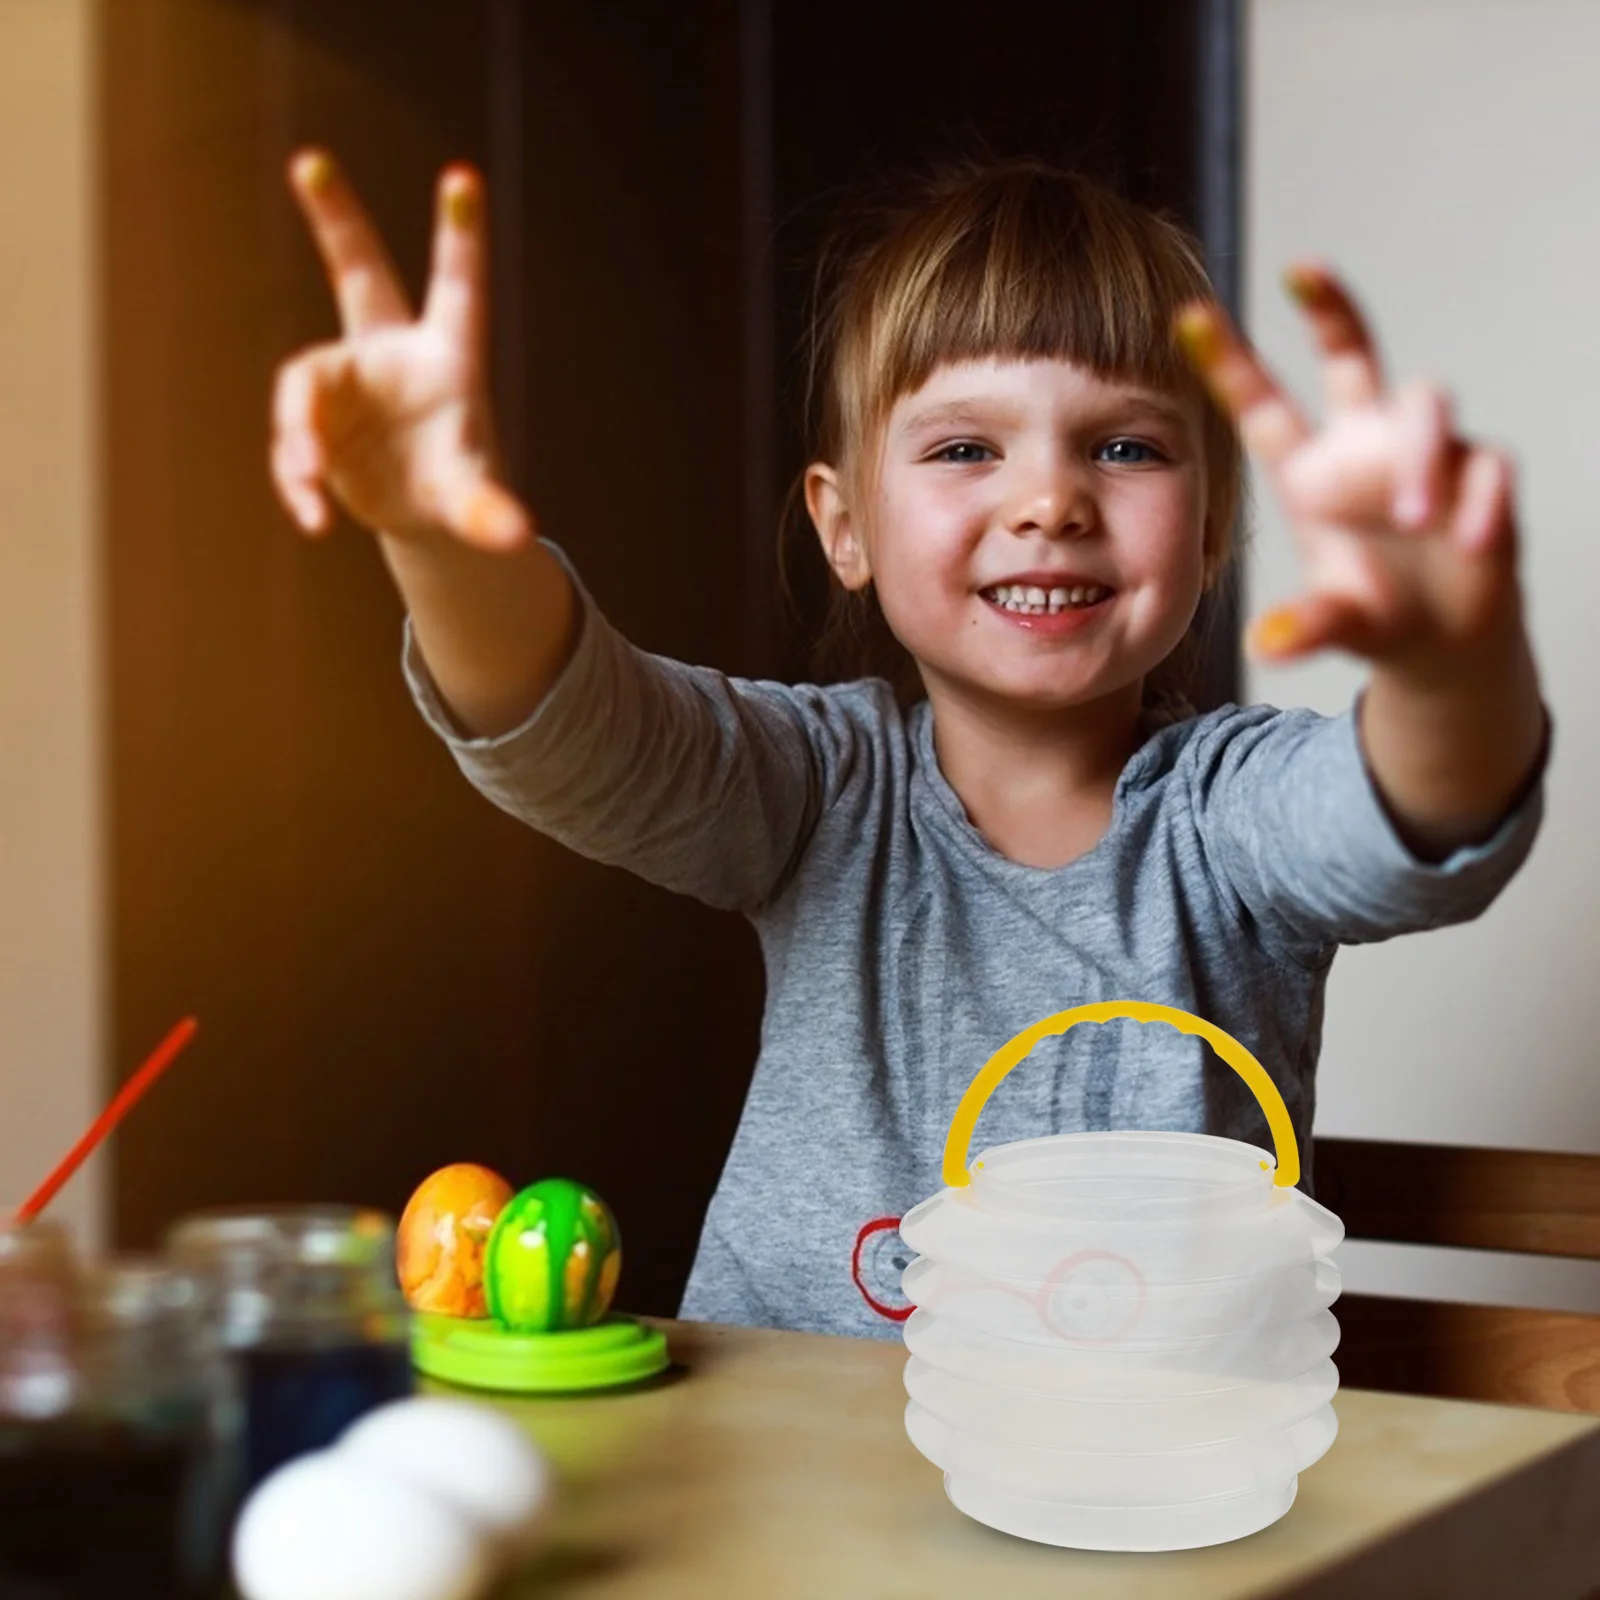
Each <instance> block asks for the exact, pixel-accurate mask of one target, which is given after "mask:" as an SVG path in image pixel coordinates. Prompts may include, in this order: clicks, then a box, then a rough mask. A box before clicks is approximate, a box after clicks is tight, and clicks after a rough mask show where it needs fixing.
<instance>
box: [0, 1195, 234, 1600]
mask: <svg viewBox="0 0 1600 1600" xmlns="http://www.w3.org/2000/svg"><path fill="white" fill-rule="evenodd" d="M210 1379H211V1374H210V1373H209V1371H208V1369H207V1367H206V1364H205V1360H204V1356H203V1341H202V1340H201V1338H200V1330H199V1322H198V1317H197V1305H196V1300H195V1296H194V1294H193V1291H192V1288H191V1286H190V1285H188V1284H187V1283H185V1282H184V1281H183V1280H182V1279H181V1278H180V1277H179V1276H177V1275H176V1274H174V1273H172V1272H171V1271H169V1270H167V1269H166V1268H165V1267H163V1266H162V1265H161V1264H159V1263H156V1262H151V1261H143V1260H137V1259H131V1258H130V1259H113V1260H112V1261H109V1262H107V1263H105V1264H104V1265H102V1266H98V1267H95V1268H93V1269H90V1270H87V1271H86V1270H84V1269H82V1268H81V1267H80V1266H79V1265H78V1263H77V1261H76V1260H75V1258H74V1256H73V1253H72V1250H71V1248H70V1246H69V1244H68V1242H67V1240H66V1237H65V1235H63V1234H62V1233H61V1232H60V1231H59V1230H57V1229H56V1228H54V1227H53V1226H52V1225H51V1224H49V1223H44V1222H35V1223H31V1224H28V1225H25V1226H24V1227H21V1228H0V1594H4V1595H12V1594H16V1595H26V1596H28V1597H29V1600H34V1597H37V1600H78V1597H80V1596H89V1595H101V1594H116V1595H118V1596H127V1597H128V1600H157V1597H159V1600H179V1597H191V1596H192V1597H199V1596H202V1595H206V1594H211V1593H214V1592H215V1589H214V1585H215V1583H216V1581H217V1579H218V1575H219V1573H220V1570H221V1551H222V1539H221V1534H222V1528H221V1524H220V1520H219V1517H218V1505H217V1495H216V1489H217V1476H216V1473H217V1467H218V1464H219V1460H220V1457H219V1451H218V1443H219V1441H218V1437H217V1433H216V1422H217V1414H216V1412H215V1410H214V1408H213V1405H212V1400H213V1398H214V1393H215V1390H214V1386H213V1384H212V1383H211V1381H210Z"/></svg>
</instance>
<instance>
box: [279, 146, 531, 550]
mask: <svg viewBox="0 0 1600 1600" xmlns="http://www.w3.org/2000/svg"><path fill="white" fill-rule="evenodd" d="M289 182H290V186H291V187H292V189H293V190H294V193H295V197H296V198H297V199H298V200H299V202H300V206H301V209H302V210H303V211H304V212H305V215H306V220H307V221H308V222H309V223H310V225H311V232H312V234H313V236H314V237H315V239H316V242H317V248H318V250H319V252H320V253H321V255H322V259H323V262H324V263H325V265H326V266H327V269H328V276H329V278H330V279H331V281H332V285H333V292H334V297H335V298H336V300H337V301H338V305H339V317H340V321H341V324H342V327H343V336H342V337H341V338H339V339H338V340H336V341H334V342H332V343H329V344H322V345H314V346H312V347H311V348H310V349H308V350H304V351H302V352H300V354H298V355H296V356H294V357H292V358H291V359H290V360H288V361H286V362H285V363H284V364H283V366H282V367H280V368H279V370H278V375H277V382H276V387H275V391H274V395H273V405H272V421H273V437H272V454H271V467H272V480H273V483H274V485H275V486H276V488H277V491H278V494H279V496H280V497H281V498H282V500H283V503H284V505H285V507H286V508H287V509H288V512H289V514H290V516H291V517H293V518H294V520H295V522H296V523H297V524H298V525H299V526H300V528H301V529H302V530H303V531H304V532H305V533H307V534H310V535H317V534H322V533H326V532H327V531H328V529H329V528H330V527H331V525H332V520H333V518H332V508H331V507H330V505H329V496H330V495H331V496H332V498H333V499H335V500H337V501H338V503H339V504H340V505H341V506H343V507H344V509H345V510H346V511H348V512H349V514H350V515H351V516H352V517H354V518H355V520H356V521H357V522H360V523H364V524H365V525H366V526H367V527H369V528H371V529H373V530H374V531H375V532H379V533H383V534H386V535H388V536H390V537H392V538H395V539H401V540H406V541H428V540H436V539H441V538H443V539H457V540H460V541H462V542H463V543H465V544H468V545H474V546H477V547H478V548H480V549H484V550H513V549H516V548H518V547H519V546H522V545H525V544H526V543H527V542H528V541H529V540H530V539H531V538H532V535H533V520H532V518H531V517H530V515H529V514H528V512H527V510H526V509H525V508H524V507H523V505H522V504H521V502H520V501H518V499H517V498H516V496H514V495H513V494H512V493H511V492H510V491H509V490H508V489H507V488H506V487H505V486H504V485H503V484H502V483H501V482H500V481H499V476H498V467H497V462H496V456H495V440H494V427H493V417H492V414H491V406H490V401H489V380H488V370H487V369H488V360H487V321H488V307H487V289H486V283H485V279H486V266H485V256H486V243H485V236H484V222H483V215H484V193H483V180H482V179H481V178H480V177H479V175H478V174H477V172H475V171H474V170H473V169H472V168H470V167H467V166H461V165H457V166H452V167H448V168H446V169H445V171H444V172H443V173H442V174H441V175H440V178H439V186H438V203H437V221H436V223H435V228H434V236H433V263H432V270H431V274H430V278H429V283H428V291H427V297H426V299H425V301H424V303H423V309H422V315H421V316H420V317H418V316H415V315H414V314H413V312H412V309H411V306H410V304H409V302H408V301H407V299H406V293H405V290H404V288H403V287H402V286H401V283H400V279H399V275H398V274H397V273H396V271H395V268H394V264H393V262H392V261H391V260H390V259H389V255H388V252H387V251H386V250H385V248H384V246H383V242H382V240H381V239H380V238H379V237H378V234H377V231H376V229H375V228H374V227H373V225H372V222H371V219H370V218H369V217H368V216H367V214H366V211H365V210H364V209H363V207H362V205H361V202H360V201H359V200H358V199H357V198H356V196H355V192H354V191H353V190H352V189H351V187H350V186H349V184H348V183H347V182H346V181H345V179H344V177H343V176H342V175H341V174H340V172H339V169H338V168H337V167H336V166H335V165H334V162H333V160H332V158H331V157H329V156H328V155H327V154H326V153H325V152H323V151H320V150H305V151H302V152H300V153H299V154H298V155H297V156H295V158H294V159H293V161H292V162H291V163H290V167H289Z"/></svg>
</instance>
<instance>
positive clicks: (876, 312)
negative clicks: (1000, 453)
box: [818, 165, 1211, 461]
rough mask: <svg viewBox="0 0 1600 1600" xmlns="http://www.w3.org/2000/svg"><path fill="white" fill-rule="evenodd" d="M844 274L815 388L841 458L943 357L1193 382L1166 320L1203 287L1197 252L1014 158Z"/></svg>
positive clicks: (1193, 387)
mask: <svg viewBox="0 0 1600 1600" xmlns="http://www.w3.org/2000/svg"><path fill="white" fill-rule="evenodd" d="M851 279H852V281H851V284H850V293H849V294H848V295H847V296H846V297H844V299H843V300H842V302H841V303H837V304H836V305H835V307H834V308H833V309H834V312H835V316H834V318H833V319H831V320H832V321H833V323H834V327H833V340H832V344H833V360H832V363H831V365H832V374H831V377H832V381H831V382H829V383H828V384H827V385H826V390H827V392H825V393H824V394H822V395H819V396H818V399H819V400H820V401H821V406H820V408H819V409H820V412H821V415H820V416H819V419H818V420H819V422H820V423H821V428H820V430H819V431H820V433H821V434H822V436H823V437H822V438H821V439H819V441H818V443H819V444H821V445H823V446H824V450H825V454H826V455H827V457H828V458H830V459H834V460H835V461H839V460H842V459H843V458H845V457H847V456H849V455H851V454H853V451H852V446H854V445H859V444H861V443H862V442H864V441H865V440H867V439H868V438H871V437H873V436H875V435H876V433H877V431H878V428H879V427H880V425H881V424H882V422H883V420H884V419H885V417H887V415H888V413H889V411H890V410H891V408H892V407H893V405H894V403H895V402H896V401H897V400H898V399H900V398H901V397H902V396H903V395H907V394H911V393H914V392H915V391H916V390H917V389H919V388H921V386H922V385H923V384H924V383H925V382H926V381H927V380H928V378H929V377H931V376H932V374H933V373H934V372H935V371H936V370H937V369H938V368H939V367H941V366H944V365H947V364H950V363H953V362H960V361H978V360H991V359H1000V360H1027V359H1038V358H1053V359H1060V360H1067V361H1071V362H1073V363H1075V364H1077V365H1079V366H1082V367H1085V368H1087V369H1088V370H1089V371H1091V372H1094V373H1096V374H1097V375H1099V376H1101V377H1106V378H1116V379H1123V380H1128V381H1132V382H1138V383H1144V384H1148V385H1150V386H1151V387H1154V388H1159V389H1164V390H1169V391H1170V390H1174V389H1177V390H1181V391H1183V392H1190V393H1198V385H1197V384H1196V383H1195V380H1194V379H1193V377H1192V376H1191V374H1190V373H1189V370H1188V368H1187V366H1186V364H1185V363H1184V361H1183V359H1182V356H1181V353H1180V351H1179V348H1178V344H1177V340H1176V338H1175V336H1174V334H1173V322H1174V318H1175V317H1176V315H1177V312H1178V310H1179V309H1180V308H1181V307H1182V306H1183V305H1184V304H1185V303H1186V302H1188V301H1190V300H1194V299H1197V298H1201V297H1203V296H1206V295H1208V294H1209V293H1210V292H1211V291H1210V285H1209V283H1208V281H1207V278H1206V274H1205V269H1204V267H1203V265H1202V264H1201V261H1200V258H1199V254H1198V252H1197V251H1196V249H1195V248H1194V246H1193V244H1192V243H1191V241H1190V240H1189V239H1188V238H1187V236H1186V235H1185V234H1184V233H1183V232H1182V231H1181V230H1180V229H1178V228H1177V227H1175V226H1174V225H1173V224H1171V223H1170V222H1167V221H1166V220H1165V219H1163V218H1161V217H1159V216H1156V215H1155V214H1154V213H1151V212H1148V211H1145V210H1143V209H1141V208H1138V207H1135V206H1132V205H1129V204H1128V203H1127V202H1125V201H1122V200H1120V199H1119V198H1117V197H1115V196H1113V195H1111V194H1109V193H1107V192H1106V191H1104V190H1101V189H1099V188H1097V187H1096V186H1095V185H1093V184H1091V183H1088V182H1087V181H1085V180H1083V179H1081V178H1078V177H1077V176H1076V175H1074V174H1070V173H1061V172H1055V171H1052V170H1050V169H1048V168H1044V167H1036V166H1032V165H1014V166H1008V167H1001V168H998V169H989V170H988V171H987V172H985V173H984V174H982V175H981V176H979V177H976V178H973V177H968V178H967V180H966V181H965V182H958V183H957V184H955V185H954V186H953V187H950V188H948V189H947V192H945V193H944V194H942V195H939V196H937V197H936V198H933V203H931V204H929V205H927V206H926V207H925V208H924V209H920V210H918V211H916V212H914V213H912V214H911V215H910V216H908V217H906V218H905V219H904V221H903V223H902V225H901V226H899V227H896V228H891V229H890V230H888V231H887V232H886V233H885V234H884V235H883V236H881V237H880V239H879V241H878V243H877V247H876V248H875V249H869V250H868V251H867V252H866V253H865V254H864V255H863V256H862V257H861V258H860V259H858V261H857V262H856V264H855V271H854V272H853V274H851ZM829 446H831V449H829V448H827V447H829Z"/></svg>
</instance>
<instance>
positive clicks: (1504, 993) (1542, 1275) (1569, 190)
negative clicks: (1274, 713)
mask: <svg viewBox="0 0 1600 1600" xmlns="http://www.w3.org/2000/svg"><path fill="white" fill-rule="evenodd" d="M1250 48H1251V62H1250V103H1249V118H1250V128H1249V147H1250V161H1249V172H1248V180H1247V204H1248V208H1249V228H1248V239H1247V248H1248V252H1249V258H1248V263H1247V267H1248V318H1249V321H1250V324H1251V328H1252V331H1253V332H1254V334H1255V335H1256V337H1257V338H1258V340H1259V341H1260V342H1261V343H1262V344H1263V345H1264V346H1265V348H1266V350H1267V352H1268V354H1269V355H1270V356H1271V357H1272V358H1273V359H1274V361H1275V362H1276V363H1277V364H1278V365H1279V367H1280V369H1281V370H1282V371H1283V372H1284V373H1286V374H1287V375H1288V376H1289V377H1290V378H1291V379H1293V380H1294V382H1295V383H1296V384H1297V385H1298V386H1299V387H1300V388H1301V390H1302V392H1304V393H1306V394H1310V395H1314V393H1315V390H1314V374H1313V371H1312V366H1311V363H1310V361H1309V359H1308V357H1307V354H1306V344H1305V341H1304V338H1303V336H1302V334H1301V332H1300V330H1299V328H1298V327H1297V326H1296V323H1295V319H1294V318H1293V316H1292V315H1291V313H1290V310H1289V307H1288V305H1287V304H1286V301H1285V298H1284V296H1283V294H1282V292H1281V290H1280V289H1279V288H1278V278H1277V274H1278V272H1279V270H1280V269H1281V267H1282V265H1283V264H1284V262H1285V261H1286V260H1287V259H1289V258H1290V257H1291V256H1292V255H1293V254H1295V253H1299V252H1312V253H1318V254H1325V255H1327V256H1328V257H1330V258H1331V259H1333V260H1335V261H1337V262H1339V263H1340V264H1342V265H1343V266H1344V267H1345V268H1347V269H1348V272H1349V274H1350V275H1351V276H1352V278H1353V279H1354V281H1355V283H1356V284H1357V286H1358V287H1359V289H1360V290H1361V291H1362V294H1363V296H1364V298H1365V299H1366V301H1367V303H1368V305H1369V308H1370V310H1371V311H1372V313H1373V315H1374V318H1375V319H1376V321H1377V323H1378V325H1379V327H1380V329H1381V330H1382V332H1383V334H1384V337H1385V341H1386V344H1387V346H1388V353H1389V355H1390V357H1391V366H1392V368H1393V370H1394V371H1395V372H1397V373H1399V374H1403V375H1415V374H1429V375H1440V376H1443V377H1447V378H1448V379H1449V380H1450V381H1451V383H1452V385H1453V387H1454V389H1455V391H1456V393H1457V395H1458V397H1459V400H1460V403H1461V408H1462V411H1463V413H1464V417H1465V422H1466V426H1467V427H1468V428H1469V429H1470V430H1473V431H1481V432H1483V433H1487V434H1489V435H1492V436H1494V437H1496V438H1498V439H1500V440H1503V441H1507V442H1509V443H1510V444H1511V445H1512V446H1513V447H1514V449H1515V450H1516V452H1517V454H1518V457H1519V459H1520V463H1521V470H1522V475H1523V488H1524V498H1523V510H1524V523H1525V530H1526V546H1527V550H1526V558H1525V559H1526V569H1525V570H1526V578H1527V583H1528V588H1529V594H1530V604H1531V614H1532V618H1533V624H1534V628H1535V636H1536V642H1537V644H1538V648H1539V653H1540V656H1541V660H1542V663H1543V666H1544V670H1545V673H1546V680H1547V690H1548V695H1549V699H1550V702H1551V704H1552V706H1553V707H1554V712H1555V719H1556V728H1557V737H1556V750H1557V759H1556V763H1555V767H1554V770H1553V773H1552V776H1551V781H1550V785H1549V814H1548V821H1547V823H1546V828H1545V832H1544V835H1543V838H1542V839H1541V841H1540V844H1539V846H1538V849H1537V850H1536V852H1535V855H1534V859H1533V860H1532V862H1531V863H1530V864H1529V866H1528V868H1527V869H1526V871H1525V872H1524V873H1523V874H1522V876H1521V877H1520V878H1519V879H1518V880H1517V881H1516V882H1515V883H1514V884H1513V885H1512V886H1511V888H1510V889H1509V890H1508V891H1507V892H1506V894H1505V895H1504V896H1503V897H1502V899H1501V901H1500V902H1499V903H1498V904H1497V905H1496V906H1495V907H1494V908H1493V909H1492V910H1491V912H1490V913H1489V914H1488V915H1487V916H1486V917H1485V918H1483V919H1482V920H1481V921H1480V922H1478V923H1476V924H1474V925H1472V926H1469V927H1466V928H1460V929H1452V930H1448V931H1445V932H1441V933H1433V934H1427V935H1424V936H1421V937H1418V938H1413V939H1403V940H1400V941H1398V942H1396V943H1394V944H1390V945H1387V946H1382V947H1378V948H1375V949H1358V950H1351V951H1346V952H1344V953H1343V954H1341V956H1340V957H1339V960H1338V962H1337V964H1336V966H1335V969H1334V974H1333V977H1332V980H1331V982H1330V986H1329V1003H1328V1023H1327V1031H1326V1035H1325V1044H1324V1052H1323V1068H1322V1077H1321V1109H1320V1113H1319V1117H1318V1128H1319V1130H1320V1131H1322V1132H1324V1133H1333V1134H1361V1135H1366V1136H1369V1137H1388V1138H1395V1139H1416V1140H1434V1141H1440V1142H1460V1143H1467V1144H1479V1145H1502V1146H1522V1147H1531V1148H1536V1149H1539V1148H1542V1149H1566V1150H1580V1151H1600V830H1597V829H1596V826H1595V810H1596V803H1597V798H1600V692H1597V691H1600V651H1597V639H1600V629H1597V617H1596V613H1595V606H1596V600H1597V598H1600V384H1597V382H1596V375H1597V371H1600V310H1597V307H1596V298H1595V292H1596V285H1597V284H1600V182H1597V180H1596V177H1595V164H1596V159H1597V157H1600V94H1597V93H1596V90H1595V78H1594V72H1595V63H1596V62H1597V61H1600V5H1595V4H1593V0H1517V3H1516V4H1511V3H1509V0H1255V4H1254V5H1253V7H1252V19H1251V28H1250ZM1256 541H1257V542H1256V550H1255V555H1254V563H1253V574H1252V584H1253V587H1254V594H1253V597H1252V598H1253V603H1254V604H1255V605H1256V606H1257V607H1259V606H1260V605H1262V604H1264V603H1266V602H1267V601H1269V600H1272V599H1275V598H1279V597H1282V596H1286V595H1287V594H1289V593H1290V592H1292V590H1293V587H1294V585H1295V583H1296V580H1297V577H1298V572H1297V568H1296V564H1295V557H1294V553H1293V550H1292V548H1291V547H1290V544H1289V542H1288V540H1287V538H1286V537H1285V535H1284V532H1283V529H1282V526H1281V524H1280V522H1279V520H1278V516H1277V513H1276V508H1275V507H1274V506H1272V504H1271V501H1270V496H1269V495H1267V494H1266V493H1265V492H1263V493H1262V495H1261V504H1260V514H1259V516H1258V518H1257V534H1256ZM1358 681H1359V673H1358V671H1357V669H1356V668H1355V667H1354V666H1353V665H1352V664H1350V663H1348V662H1341V661H1336V660H1329V661H1324V662H1319V663H1316V664H1314V665H1312V666H1309V667H1305V668H1300V669H1296V670H1293V671H1287V672H1286V671H1276V672H1265V671H1258V672H1256V674H1255V676H1254V681H1253V683H1252V685H1251V689H1252V692H1253V693H1254V694H1255V695H1258V696H1260V697H1262V698H1266V699H1270V700H1275V701H1277V702H1279V703H1281V704H1295V703H1299V704H1309V705H1313V706H1316V707H1318V708H1319V709H1324V710H1333V709H1336V708H1340V707H1343V706H1345V705H1346V704H1348V703H1349V700H1350V696H1351V694H1352V691H1353V690H1354V688H1355V685H1356V683H1357V682H1358ZM1347 1281H1349V1282H1350V1284H1351V1286H1352V1287H1366V1288H1373V1289H1382V1288H1385V1287H1394V1288H1398V1287H1400V1286H1402V1285H1404V1286H1410V1287H1415V1286H1416V1285H1417V1284H1418V1283H1422V1284H1424V1285H1425V1286H1426V1287H1428V1288H1431V1289H1432V1290H1434V1291H1438V1292H1444V1293H1450V1294H1457V1295H1462V1296H1472V1295H1475V1294H1485V1295H1487V1296H1492V1297H1495V1298H1504V1299H1509V1300H1522V1301H1528V1302H1533V1303H1544V1304H1550V1305H1557V1306H1572V1307H1574V1308H1587V1309H1600V1269H1597V1268H1595V1267H1593V1266H1588V1265H1582V1266H1576V1265H1570V1264H1565V1263H1558V1262H1541V1263H1529V1264H1526V1265H1517V1266H1512V1265H1510V1264H1508V1263H1505V1262H1503V1261H1497V1260H1495V1259H1492V1258H1488V1259H1485V1258H1467V1259H1464V1260H1463V1259H1460V1258H1457V1259H1454V1260H1452V1259H1450V1258H1448V1257H1446V1256H1445V1255H1444V1254H1443V1253H1440V1254H1438V1255H1434V1254H1430V1253H1424V1252H1415V1253H1413V1252H1407V1251H1403V1250H1401V1249H1400V1248H1399V1247H1387V1248H1386V1247H1376V1246H1368V1247H1362V1248H1357V1249H1351V1250H1349V1251H1348V1252H1347Z"/></svg>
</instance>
